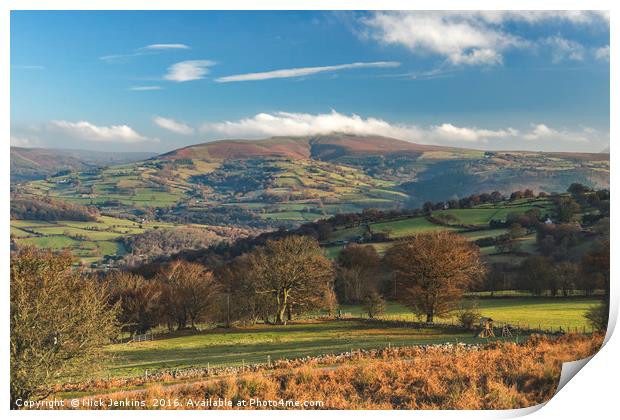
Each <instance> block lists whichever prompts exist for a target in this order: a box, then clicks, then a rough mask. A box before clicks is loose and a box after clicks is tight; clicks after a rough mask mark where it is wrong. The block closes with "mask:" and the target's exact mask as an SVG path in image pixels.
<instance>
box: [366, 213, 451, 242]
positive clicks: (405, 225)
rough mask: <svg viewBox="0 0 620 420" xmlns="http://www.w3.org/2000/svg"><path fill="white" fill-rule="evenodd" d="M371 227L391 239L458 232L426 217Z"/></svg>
mask: <svg viewBox="0 0 620 420" xmlns="http://www.w3.org/2000/svg"><path fill="white" fill-rule="evenodd" d="M370 227H371V229H372V230H373V231H377V232H386V233H389V234H390V238H402V237H404V236H411V235H416V234H418V233H422V232H434V231H444V230H449V231H457V230H458V229H456V228H452V227H447V226H441V225H436V224H434V223H432V222H429V221H428V220H427V219H426V218H425V217H413V218H410V219H404V220H397V221H395V222H381V223H373V224H372V225H370Z"/></svg>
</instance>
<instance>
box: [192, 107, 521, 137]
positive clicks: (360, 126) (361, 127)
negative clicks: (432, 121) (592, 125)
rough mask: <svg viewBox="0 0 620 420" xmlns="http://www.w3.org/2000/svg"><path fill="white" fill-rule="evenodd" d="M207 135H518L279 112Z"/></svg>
mask: <svg viewBox="0 0 620 420" xmlns="http://www.w3.org/2000/svg"><path fill="white" fill-rule="evenodd" d="M202 130H203V131H205V132H212V133H215V134H218V135H220V136H227V137H245V138H261V137H269V136H312V135H320V134H329V133H348V134H356V135H362V136H366V135H382V136H387V137H395V138H398V139H402V140H407V141H414V142H419V143H451V142H486V141H487V140H488V139H492V138H502V137H508V136H513V135H516V133H517V131H516V130H513V129H512V128H509V129H506V130H486V129H478V128H476V127H457V126H455V125H452V124H447V123H446V124H442V125H438V126H431V127H428V128H421V127H419V126H416V125H407V124H391V123H389V122H387V121H385V120H383V119H379V118H372V117H370V118H362V117H360V116H359V115H356V114H352V115H344V114H340V113H338V112H336V111H332V112H331V113H329V114H316V115H313V114H303V113H291V112H277V113H275V114H267V113H261V114H257V115H255V116H253V117H251V118H243V119H240V120H238V121H224V122H220V123H210V124H205V125H203V127H202Z"/></svg>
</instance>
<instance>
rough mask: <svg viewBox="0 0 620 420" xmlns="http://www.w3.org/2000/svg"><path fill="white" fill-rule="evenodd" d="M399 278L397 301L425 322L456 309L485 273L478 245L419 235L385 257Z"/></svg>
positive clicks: (436, 235) (442, 234) (455, 238)
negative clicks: (465, 293)
mask: <svg viewBox="0 0 620 420" xmlns="http://www.w3.org/2000/svg"><path fill="white" fill-rule="evenodd" d="M385 259H386V263H387V265H388V266H389V267H391V269H392V270H393V275H394V276H395V279H396V287H397V289H396V298H397V299H398V300H400V301H401V302H402V303H403V304H404V305H406V306H408V307H410V308H412V309H413V310H414V311H415V312H416V313H418V314H421V315H426V322H433V320H434V318H435V316H440V315H443V314H445V313H447V312H449V311H451V310H453V309H455V306H456V304H457V303H458V302H459V301H460V300H461V299H462V297H463V294H464V292H465V291H467V290H468V289H469V288H470V286H471V285H472V284H473V282H474V281H478V280H479V279H480V278H481V277H482V274H483V273H484V268H483V265H482V264H481V262H480V251H479V248H478V247H477V246H475V245H474V244H472V243H470V242H469V241H467V240H466V239H465V238H463V237H462V236H459V235H456V234H453V233H448V232H434V233H424V234H419V235H416V236H415V237H413V238H411V239H407V240H405V241H402V242H400V243H398V244H396V245H394V246H393V247H392V248H391V249H390V250H389V251H388V252H387V254H386V256H385Z"/></svg>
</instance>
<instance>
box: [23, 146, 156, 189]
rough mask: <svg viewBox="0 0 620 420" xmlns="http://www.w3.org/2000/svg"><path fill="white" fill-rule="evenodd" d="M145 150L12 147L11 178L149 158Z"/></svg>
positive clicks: (24, 177) (149, 155)
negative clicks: (120, 150)
mask: <svg viewBox="0 0 620 420" xmlns="http://www.w3.org/2000/svg"><path fill="white" fill-rule="evenodd" d="M153 155H154V153H147V152H133V153H131V152H129V153H127V152H122V153H121V152H96V151H92V150H70V149H44V148H25V147H11V182H20V181H29V180H35V179H42V178H45V177H47V176H50V175H53V174H55V173H57V172H60V171H65V170H71V171H83V170H86V169H89V168H93V167H99V166H107V165H118V164H123V163H129V162H135V161H139V160H144V159H148V158H149V157H151V156H153Z"/></svg>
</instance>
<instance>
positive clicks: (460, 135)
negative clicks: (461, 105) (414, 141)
mask: <svg viewBox="0 0 620 420" xmlns="http://www.w3.org/2000/svg"><path fill="white" fill-rule="evenodd" d="M518 134H519V131H518V130H515V129H514V128H507V129H504V130H487V129H480V128H476V127H471V128H470V127H457V126H455V125H452V124H449V123H444V124H441V125H438V126H433V127H431V129H430V130H428V132H427V137H429V138H431V139H434V140H435V141H438V142H441V141H463V142H483V143H484V142H487V141H488V140H489V139H497V138H506V137H514V136H516V135H518Z"/></svg>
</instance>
